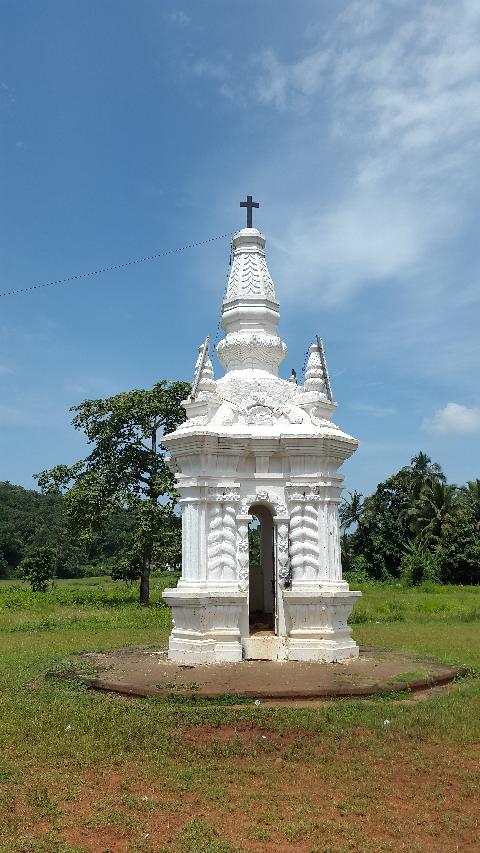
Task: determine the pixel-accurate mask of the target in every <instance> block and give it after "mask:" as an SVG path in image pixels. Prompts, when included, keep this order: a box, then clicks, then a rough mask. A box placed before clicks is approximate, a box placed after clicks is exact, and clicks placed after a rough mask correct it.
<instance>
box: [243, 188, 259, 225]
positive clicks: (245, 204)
mask: <svg viewBox="0 0 480 853" xmlns="http://www.w3.org/2000/svg"><path fill="white" fill-rule="evenodd" d="M240 207H246V208H247V228H252V227H253V226H252V210H253V208H254V207H260V205H259V203H258V201H252V196H251V195H247V200H246V201H241V202H240Z"/></svg>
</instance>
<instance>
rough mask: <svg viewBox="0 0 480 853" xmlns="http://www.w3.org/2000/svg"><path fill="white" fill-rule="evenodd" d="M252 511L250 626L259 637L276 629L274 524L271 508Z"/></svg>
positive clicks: (258, 508) (258, 507)
mask: <svg viewBox="0 0 480 853" xmlns="http://www.w3.org/2000/svg"><path fill="white" fill-rule="evenodd" d="M249 512H250V515H252V516H253V520H252V521H251V522H250V526H249V531H248V541H249V558H250V577H249V624H250V634H258V633H262V632H265V631H267V632H272V631H274V630H275V561H274V525H273V517H272V513H271V512H270V510H269V509H268V508H267V507H265V506H262V505H260V504H255V505H254V506H252V507H250V510H249Z"/></svg>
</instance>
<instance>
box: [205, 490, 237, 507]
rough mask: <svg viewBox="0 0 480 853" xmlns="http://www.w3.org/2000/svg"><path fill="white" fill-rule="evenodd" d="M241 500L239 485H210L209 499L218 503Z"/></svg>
mask: <svg viewBox="0 0 480 853" xmlns="http://www.w3.org/2000/svg"><path fill="white" fill-rule="evenodd" d="M239 500H240V488H239V486H209V487H208V490H207V501H208V502H209V503H210V502H214V501H215V502H218V503H229V502H231V501H239Z"/></svg>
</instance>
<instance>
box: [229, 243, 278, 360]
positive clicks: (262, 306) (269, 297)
mask: <svg viewBox="0 0 480 853" xmlns="http://www.w3.org/2000/svg"><path fill="white" fill-rule="evenodd" d="M232 249H233V257H232V268H231V270H230V275H229V277H228V283H227V290H226V293H225V298H224V300H223V305H222V328H223V330H224V332H225V338H224V339H223V340H222V341H220V343H219V344H218V346H217V354H218V358H219V360H220V362H221V363H222V365H223V366H224V368H225V370H226V371H227V373H228V372H230V371H232V370H261V371H263V372H267V373H270V374H273V375H274V376H276V375H277V371H278V366H279V364H280V363H281V361H283V359H284V357H285V355H286V352H287V347H286V346H285V344H284V343H283V341H281V340H280V338H279V337H278V336H277V326H278V321H279V319H280V314H279V310H278V309H279V305H278V302H277V298H276V295H275V287H274V285H273V281H272V277H271V275H270V273H269V271H268V267H267V262H266V260H265V238H264V237H263V235H262V234H261V233H260V231H258V230H257V228H242V229H241V231H239V232H238V233H237V234H235V236H234V238H233V241H232Z"/></svg>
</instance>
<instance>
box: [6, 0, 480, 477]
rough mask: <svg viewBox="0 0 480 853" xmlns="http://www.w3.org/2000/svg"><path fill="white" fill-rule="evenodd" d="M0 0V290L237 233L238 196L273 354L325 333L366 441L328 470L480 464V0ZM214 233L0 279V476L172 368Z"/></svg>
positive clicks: (198, 337)
mask: <svg viewBox="0 0 480 853" xmlns="http://www.w3.org/2000/svg"><path fill="white" fill-rule="evenodd" d="M0 18H1V26H0V291H1V292H3V291H6V290H11V289H15V288H21V287H26V286H29V285H31V284H34V283H37V282H43V281H49V280H51V279H57V278H61V277H63V276H67V275H69V274H72V273H75V272H77V271H78V272H82V271H88V270H90V269H95V268H96V267H100V266H104V265H106V264H110V263H116V262H122V261H124V260H129V259H130V258H135V257H138V256H144V255H149V254H151V253H153V252H157V251H162V250H164V249H170V248H174V247H177V246H182V245H183V244H185V243H189V242H192V241H197V240H203V239H206V238H208V237H211V236H215V235H218V234H222V233H225V232H230V231H234V230H236V229H237V228H239V227H241V226H242V225H243V222H244V213H243V211H242V212H241V211H240V209H239V207H238V205H239V201H240V200H241V199H242V198H244V197H245V195H246V194H247V193H253V194H254V196H255V197H256V198H257V199H258V200H259V201H260V203H261V208H260V211H259V212H258V213H257V216H256V222H257V223H258V225H259V227H260V228H261V229H262V231H263V233H264V234H265V236H266V238H267V251H268V261H269V266H270V269H271V272H272V275H273V277H274V280H275V284H276V287H277V293H278V296H279V298H280V302H281V310H282V320H281V329H280V331H281V335H282V337H283V339H284V340H285V342H286V343H287V345H288V347H289V353H288V355H287V358H286V360H285V362H284V366H283V368H282V370H283V373H284V375H288V374H289V373H290V371H291V368H292V367H295V368H296V369H297V371H301V368H302V365H303V362H304V358H305V351H306V349H307V347H308V345H309V343H310V342H311V340H312V338H313V335H314V334H316V333H318V334H320V335H321V336H322V337H323V339H324V342H325V345H326V351H327V357H328V361H329V366H330V371H331V374H332V384H333V388H334V393H335V396H336V399H337V400H338V403H339V407H338V412H337V415H336V421H337V422H338V423H339V424H340V425H341V426H342V427H343V428H344V429H346V430H347V431H348V432H350V433H352V434H353V435H355V436H357V437H358V438H359V440H360V449H359V451H358V452H357V454H356V455H355V457H354V458H353V459H352V460H351V461H350V462H348V463H347V464H346V465H345V467H344V473H345V475H346V487H347V488H348V489H350V490H352V489H354V488H356V489H359V490H360V491H362V492H364V493H368V492H369V491H371V490H373V488H374V487H375V485H376V484H377V482H379V481H380V480H382V479H384V478H385V477H386V476H388V475H389V474H390V473H393V472H394V471H395V470H397V469H398V468H399V467H400V466H401V465H403V464H406V463H407V462H408V461H409V459H410V457H411V456H412V455H413V454H414V453H416V452H417V451H418V450H420V449H422V450H424V451H426V452H427V453H428V454H429V455H430V456H432V458H433V459H435V460H436V461H438V462H440V463H441V464H442V466H443V467H444V469H445V471H446V473H447V475H448V477H449V478H450V479H452V480H454V481H457V482H464V481H465V480H467V479H473V478H474V477H478V476H480V470H479V468H480V465H479V462H480V454H479V441H480V392H479V382H478V375H479V368H480V346H479V335H478V327H479V313H480V312H479V307H480V287H479V273H480V263H479V253H478V247H479V236H478V235H479V231H478V218H479V217H478V209H479V189H480V188H479V169H478V161H479V139H480V136H479V130H480V51H479V49H478V44H479V43H480V6H479V4H478V2H477V0H457V2H456V3H451V2H441V0H435V2H421V3H418V0H414V1H413V2H410V0H381V2H377V0H345V2H343V0H243V2H242V3H233V2H228V0H216V1H215V0H204V2H202V3H199V2H182V3H181V4H180V5H176V4H175V3H169V2H161V0H100V1H99V2H95V3H94V2H86V0H44V2H42V3H34V2H25V0H2V2H1V3H0ZM228 252H229V248H228V240H219V241H217V242H214V243H211V244H209V245H208V246H205V247H200V248H196V249H192V250H190V251H188V252H184V253H181V254H178V255H174V256H170V257H167V258H164V259H160V260H158V261H155V262H152V263H147V264H143V265H138V266H133V267H129V268H126V269H125V270H123V271H119V272H113V273H108V274H106V275H103V276H98V277H96V278H92V279H87V280H85V281H83V282H79V283H75V284H71V285H65V286H60V287H56V288H55V287H52V288H47V289H45V290H39V291H36V292H33V293H30V294H25V295H19V296H8V297H2V298H1V299H0V312H1V313H0V479H8V480H10V481H12V482H15V483H21V484H23V485H26V486H32V485H34V481H33V480H32V476H31V475H32V473H34V472H36V471H39V470H41V469H43V468H45V467H50V466H51V465H54V464H56V463H58V462H67V463H69V462H73V461H74V460H75V459H76V458H78V457H79V456H81V455H82V454H83V452H84V445H83V443H82V439H81V436H79V435H78V434H76V433H75V432H74V430H73V428H72V427H71V426H70V425H69V423H70V418H71V415H70V414H69V411H68V409H69V406H71V405H73V404H75V403H78V402H80V401H81V400H82V399H85V398H89V397H102V396H107V395H110V394H114V393H117V392H119V391H121V390H128V389H131V388H134V387H149V386H151V385H152V384H153V383H154V382H155V381H157V380H158V379H160V378H168V379H191V377H192V372H193V366H194V364H195V360H196V354H197V347H198V345H199V343H200V342H201V341H202V340H203V338H204V337H205V335H207V334H211V335H212V336H215V333H216V328H217V322H218V316H219V310H220V302H221V298H222V293H223V288H224V285H225V276H226V273H227V265H228ZM217 370H218V368H217ZM217 375H218V374H217Z"/></svg>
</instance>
